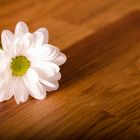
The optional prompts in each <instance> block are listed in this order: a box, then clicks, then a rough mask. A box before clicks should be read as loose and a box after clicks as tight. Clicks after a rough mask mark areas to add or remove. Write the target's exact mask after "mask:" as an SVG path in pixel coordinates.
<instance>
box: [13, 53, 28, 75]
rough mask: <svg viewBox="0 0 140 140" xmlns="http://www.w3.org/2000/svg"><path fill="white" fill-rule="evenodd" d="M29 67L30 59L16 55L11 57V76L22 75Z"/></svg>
mask: <svg viewBox="0 0 140 140" xmlns="http://www.w3.org/2000/svg"><path fill="white" fill-rule="evenodd" d="M29 67H30V61H29V60H28V59H27V58H26V57H25V56H17V57H15V58H13V59H12V62H11V69H12V75H13V76H23V75H24V74H25V73H26V72H27V70H28V68H29Z"/></svg>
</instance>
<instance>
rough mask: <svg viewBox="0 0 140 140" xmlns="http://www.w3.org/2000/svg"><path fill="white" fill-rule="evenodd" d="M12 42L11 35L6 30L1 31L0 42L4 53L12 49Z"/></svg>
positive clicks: (12, 37)
mask: <svg viewBox="0 0 140 140" xmlns="http://www.w3.org/2000/svg"><path fill="white" fill-rule="evenodd" d="M13 40H14V36H13V33H12V32H11V31H8V30H4V31H2V34H1V42H2V47H3V49H4V51H10V50H11V49H12V48H11V47H12V43H13Z"/></svg>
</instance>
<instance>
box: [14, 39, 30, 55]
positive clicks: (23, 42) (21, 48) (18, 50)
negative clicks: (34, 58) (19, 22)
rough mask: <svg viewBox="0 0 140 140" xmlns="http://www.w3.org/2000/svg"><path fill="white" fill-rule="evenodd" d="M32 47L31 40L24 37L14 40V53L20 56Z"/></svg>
mask: <svg viewBox="0 0 140 140" xmlns="http://www.w3.org/2000/svg"><path fill="white" fill-rule="evenodd" d="M29 47H30V41H29V40H28V39H27V38H25V37H23V38H19V39H16V40H15V41H14V48H15V53H14V55H16V56H19V55H25V53H26V51H27V50H28V48H29Z"/></svg>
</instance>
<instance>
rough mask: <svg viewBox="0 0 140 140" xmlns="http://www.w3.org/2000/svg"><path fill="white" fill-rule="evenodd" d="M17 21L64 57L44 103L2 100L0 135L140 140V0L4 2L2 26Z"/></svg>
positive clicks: (16, 139) (9, 26) (18, 138)
mask: <svg viewBox="0 0 140 140" xmlns="http://www.w3.org/2000/svg"><path fill="white" fill-rule="evenodd" d="M19 20H23V21H25V22H27V23H28V25H29V26H30V29H31V31H34V30H36V29H37V28H39V27H42V26H43V27H46V28H48V30H49V32H50V43H51V44H54V45H56V46H58V47H59V48H60V49H61V50H62V51H63V52H64V53H65V54H66V55H67V57H68V61H67V63H66V64H64V65H63V66H62V67H61V72H62V79H61V80H60V88H59V89H58V90H57V91H55V92H52V93H49V94H48V97H47V98H46V99H45V100H43V101H38V100H35V99H33V98H30V99H29V100H28V102H26V103H24V104H20V105H17V104H16V103H15V101H14V99H11V100H9V101H7V102H3V103H0V140H3V139H8V140H12V139H14V140H22V139H23V140H26V139H33V140H35V139H38V140H39V139H41V140H42V139H43V140H55V139H58V140H63V139H64V140H68V139H70V140H75V139H78V140H110V139H112V140H140V1H139V0H106V1H102V0H72V1H69V0H1V1H0V31H2V30H3V29H11V30H13V29H14V26H15V24H16V23H17V22H18V21H19Z"/></svg>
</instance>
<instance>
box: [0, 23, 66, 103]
mask: <svg viewBox="0 0 140 140" xmlns="http://www.w3.org/2000/svg"><path fill="white" fill-rule="evenodd" d="M1 42H2V47H3V49H2V50H0V101H1V102H2V101H5V100H9V99H10V98H11V97H12V96H13V95H14V97H15V100H16V102H17V103H18V104H19V103H20V102H25V101H26V100H27V99H28V96H29V95H31V96H32V97H34V98H36V99H39V100H42V99H44V98H45V97H46V91H53V90H56V89H58V87H59V84H58V80H59V79H60V78H61V74H60V72H59V70H60V68H59V66H60V65H62V64H63V63H64V62H65V61H66V56H65V55H64V54H63V53H61V52H60V50H59V49H58V48H56V47H55V46H53V45H50V44H48V31H47V29H45V28H40V29H38V30H37V31H35V32H34V33H30V32H29V30H28V27H27V25H26V24H25V23H24V22H18V24H17V25H16V28H15V32H14V34H13V33H12V32H11V31H8V30H4V31H3V32H2V35H1Z"/></svg>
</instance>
